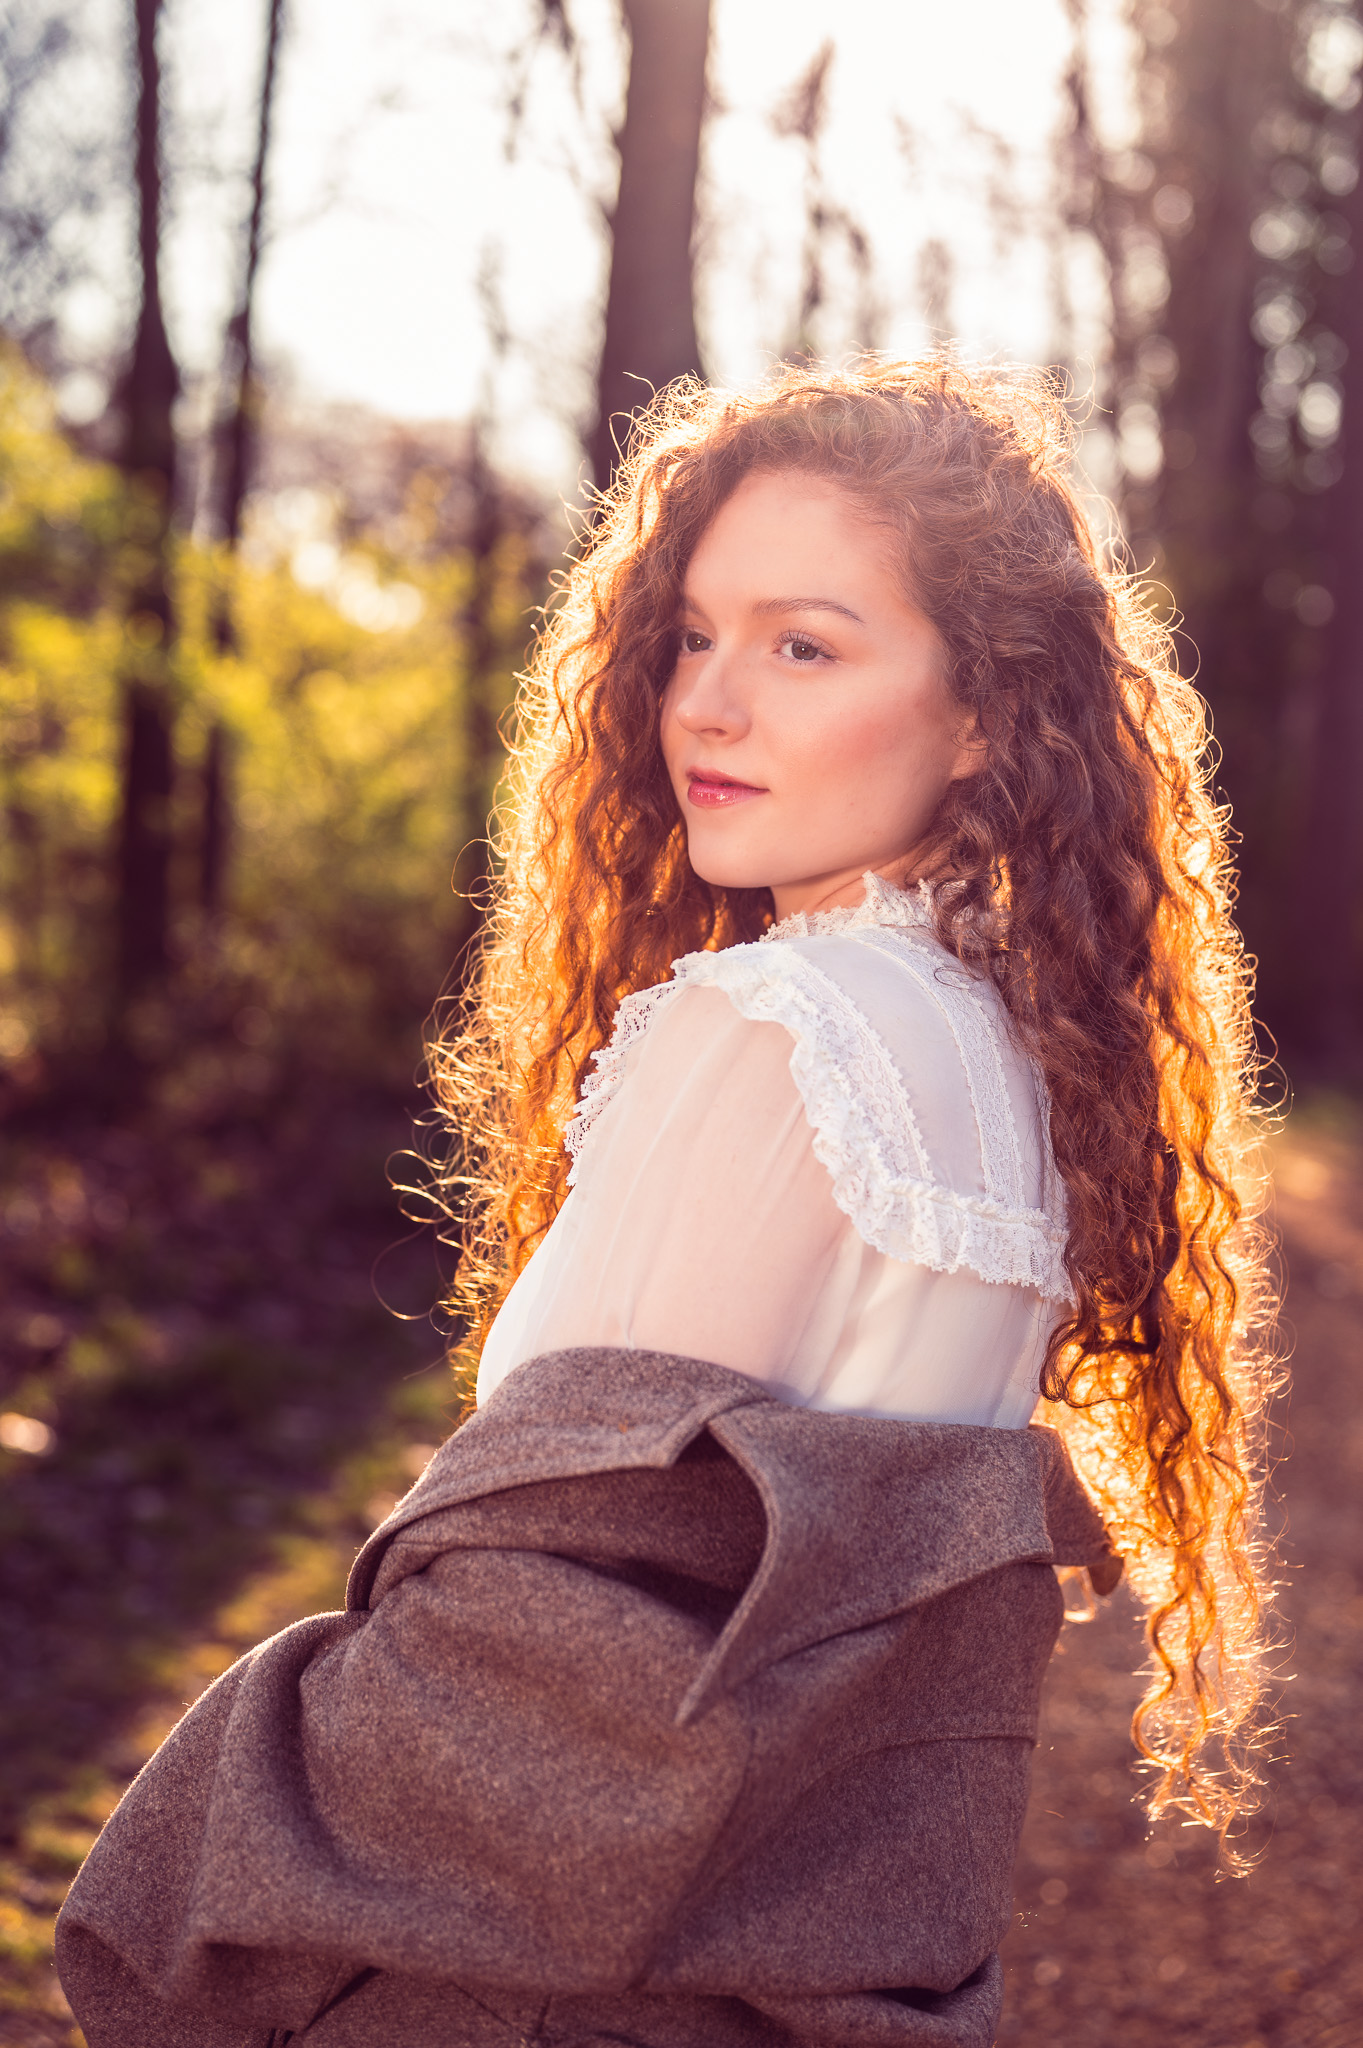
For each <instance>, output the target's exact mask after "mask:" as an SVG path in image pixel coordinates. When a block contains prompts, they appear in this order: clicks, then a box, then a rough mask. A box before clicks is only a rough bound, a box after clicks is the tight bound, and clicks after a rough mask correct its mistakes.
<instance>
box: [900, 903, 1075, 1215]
mask: <svg viewBox="0 0 1363 2048" xmlns="http://www.w3.org/2000/svg"><path fill="white" fill-rule="evenodd" d="M906 936H907V935H906V934H902V933H898V932H887V933H886V934H885V936H884V938H883V939H881V938H878V937H876V936H875V935H873V934H871V933H868V934H867V937H866V943H867V944H868V945H870V946H872V947H873V948H874V949H875V951H876V952H877V953H879V954H880V956H881V958H882V959H886V960H891V961H893V962H894V964H895V966H896V967H898V968H899V969H900V970H901V972H903V973H906V974H909V975H910V976H911V977H912V979H913V981H914V983H915V985H916V986H917V987H918V988H919V989H921V990H922V992H923V994H924V995H925V996H926V997H927V999H928V1001H929V1002H930V1003H931V1004H932V1006H933V1008H934V1009H935V1010H936V1011H937V1013H938V1015H939V1016H940V1017H941V1018H942V1020H943V1022H944V1023H945V1025H946V1027H947V1029H948V1031H949V1032H950V1033H951V1035H952V1037H953V1039H954V1040H955V1042H956V1050H957V1052H958V1053H959V1054H960V1056H961V1065H962V1066H963V1067H964V1069H965V1078H966V1086H967V1087H968V1089H969V1090H970V1106H971V1108H972V1110H973V1111H974V1113H975V1129H976V1131H977V1132H978V1134H979V1140H980V1166H981V1170H982V1173H983V1177H984V1184H985V1186H986V1187H987V1188H992V1189H993V1190H994V1192H995V1194H996V1195H997V1196H998V1198H999V1200H1000V1201H1003V1202H1004V1203H1006V1204H1007V1205H1008V1206H1009V1207H1010V1208H1018V1209H1025V1208H1026V1206H1027V1204H1026V1201H1025V1199H1024V1195H1023V1187H1024V1182H1023V1171H1022V1148H1021V1146H1020V1145H1019V1143H1018V1134H1017V1124H1016V1121H1015V1119H1014V1116H1013V1105H1012V1103H1011V1101H1010V1100H1009V1095H1008V1077H1007V1075H1006V1073H1005V1072H1004V1067H1003V1054H1002V1051H1001V1049H1000V1046H999V1030H998V1024H997V1022H996V1020H995V1019H994V1018H993V1017H992V1016H991V1015H990V1007H991V1005H990V998H989V994H988V993H987V992H986V990H985V989H984V988H983V987H982V986H981V984H980V983H979V982H977V981H975V979H974V978H973V977H972V976H970V975H968V974H967V973H966V972H965V970H964V968H961V967H959V966H957V967H956V968H955V971H954V972H953V971H952V968H951V966H950V965H948V964H946V963H944V962H943V960H942V949H941V947H940V946H938V945H936V944H935V943H934V944H933V945H932V946H931V948H928V947H926V946H924V945H923V944H921V942H920V943H918V944H914V943H913V941H912V940H909V942H908V943H907V944H906V943H905V938H906ZM1049 1206H1050V1205H1049V1203H1047V1204H1046V1207H1047V1209H1049Z"/></svg>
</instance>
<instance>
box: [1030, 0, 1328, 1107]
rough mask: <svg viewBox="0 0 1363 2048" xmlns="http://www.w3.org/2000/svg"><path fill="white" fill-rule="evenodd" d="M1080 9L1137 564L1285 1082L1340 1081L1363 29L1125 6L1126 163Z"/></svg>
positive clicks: (1139, 1) (1197, 9)
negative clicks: (1223, 807) (1094, 85)
mask: <svg viewBox="0 0 1363 2048" xmlns="http://www.w3.org/2000/svg"><path fill="white" fill-rule="evenodd" d="M1072 14H1073V18H1074V20H1075V24H1076V29H1077V33H1078V48H1077V53H1076V65H1075V68H1074V70H1073V71H1072V73H1071V94H1072V105H1073V113H1074V120H1073V127H1072V131H1071V136H1070V150H1071V155H1070V164H1071V176H1072V184H1071V200H1070V216H1071V219H1072V220H1074V221H1076V222H1078V223H1080V224H1082V226H1083V227H1084V228H1085V229H1086V230H1087V231H1089V232H1091V233H1092V234H1094V235H1095V237H1096V238H1097V240H1098V242H1099V244H1100V246H1101V248H1102V252H1103V256H1104V258H1105V261H1106V265H1107V269H1108V274H1109V277H1110V280H1111V303H1112V325H1111V347H1110V354H1109V360H1108V364H1107V366H1106V370H1105V376H1104V385H1105V397H1106V399H1107V402H1108V404H1109V405H1110V406H1111V408H1112V413H1113V417H1114V423H1115V426H1116V430H1117V437H1118V449H1119V453H1120V456H1121V460H1122V481H1121V489H1120V504H1121V509H1122V512H1123V514H1124V519H1125V524H1126V528H1127V532H1128V534H1129V536H1130V539H1131V544H1132V550H1133V556H1134V559H1135V560H1136V562H1137V563H1138V564H1141V565H1145V564H1153V565H1154V567H1155V570H1156V573H1157V575H1158V576H1159V578H1160V579H1161V580H1162V582H1163V583H1164V584H1165V585H1166V586H1167V590H1168V593H1169V599H1170V602H1171V604H1172V606H1173V608H1174V610H1175V612H1176V614H1177V616H1178V618H1179V620H1180V625H1181V630H1180V646H1181V652H1182V656H1183V659H1184V663H1185V666H1186V667H1187V668H1188V669H1189V670H1190V671H1194V670H1195V672H1196V674H1197V677H1198V680H1199V683H1200V685H1201V687H1202V689H1203V691H1204V693H1205V694H1206V696H1207V698H1208V700H1209V702H1210V704H1211V708H1212V713H1213V718H1214V722H1215V730H1216V737H1217V742H1218V746H1219V749H1220V753H1221V768H1220V776H1219V781H1220V786H1221V788H1222V790H1223V792H1224V794H1225V796H1226V798H1227V800H1228V801H1229V802H1230V803H1231V805H1232V806H1233V809H1234V814H1235V820H1236V824H1237V828H1238V831H1239V834H1240V838H1241V870H1242V898H1241V917H1242V922H1243V925H1244V928H1245V931H1246V933H1247V936H1248V939H1249V942H1250V944H1251V947H1252V949H1253V951H1254V952H1255V953H1256V955H1257V956H1258V960H1259V991H1260V1009H1261V1013H1262V1014H1263V1016H1264V1018H1265V1019H1266V1021H1267V1022H1268V1023H1269V1025H1270V1026H1271V1028H1272V1029H1273V1031H1274V1032H1275V1033H1276V1035H1277V1037H1278V1038H1279V1040H1280V1042H1281V1044H1282V1048H1283V1051H1284V1054H1285V1055H1286V1058H1287V1062H1288V1065H1289V1068H1290V1069H1292V1070H1294V1071H1295V1072H1297V1073H1298V1074H1299V1075H1300V1076H1302V1077H1306V1076H1309V1075H1312V1074H1316V1075H1320V1074H1326V1073H1328V1074H1331V1075H1334V1076H1342V1075H1345V1074H1347V1075H1350V1076H1353V1077H1355V1078H1356V1077H1357V1075H1358V1071H1359V1064H1360V1054H1361V1052H1363V1046H1361V1044H1360V1003H1361V1002H1363V919H1361V916H1360V897H1361V895H1363V887H1361V885H1363V806H1360V803H1359V800H1358V795H1357V791H1358V788H1359V785H1360V777H1361V776H1363V724H1360V708H1361V707H1363V641H1361V640H1360V631H1361V628H1360V619H1359V602H1360V599H1359V587H1360V582H1361V581H1363V578H1361V577H1360V569H1363V532H1360V526H1359V518H1360V512H1359V501H1360V496H1361V495H1363V472H1360V470H1359V467H1358V463H1357V459H1356V457H1355V459H1354V460H1353V461H1350V460H1349V456H1350V452H1351V450H1352V449H1354V448H1355V447H1356V444H1357V433H1358V414H1359V410H1360V404H1363V386H1361V385H1360V383H1359V379H1360V374H1363V372H1361V369H1360V361H1359V356H1360V349H1361V348H1363V328H1360V324H1359V314H1360V311H1361V310H1363V300H1360V296H1359V294H1360V273H1359V266H1358V263H1357V260H1356V257H1357V234H1356V231H1357V227H1358V223H1359V205H1360V201H1359V197H1358V191H1359V184H1358V169H1359V113H1358V106H1359V85H1358V75H1357V74H1358V65H1359V59H1360V54H1361V53H1363V34H1361V33H1360V28H1359V23H1358V21H1357V18H1356V16H1355V14H1354V13H1353V11H1352V10H1351V9H1349V8H1348V7H1344V6H1332V5H1323V4H1318V0H1256V4H1254V5H1251V6H1245V5H1241V4H1239V0H1182V4H1180V5H1164V4H1160V0H1133V4H1132V8H1131V22H1132V25H1133V28H1134V30H1135V32H1136V35H1137V37H1138V39H1139V52H1140V61H1139V72H1138V90H1139V102H1140V114H1141V119H1140V131H1139V135H1138V137H1137V142H1136V146H1135V147H1132V148H1127V149H1124V150H1122V151H1120V152H1116V151H1111V150H1105V149H1104V148H1103V146H1102V144H1101V141H1100V140H1099V139H1098V138H1097V137H1096V136H1095V134H1094V129H1093V122H1092V115H1091V104H1092V103H1091V97H1090V94H1089V90H1088V81H1087V77H1086V70H1085V61H1086V60H1085V47H1084V37H1085V31H1086V28H1087V22H1086V19H1085V13H1084V8H1083V4H1082V0H1075V4H1074V6H1073V8H1072Z"/></svg>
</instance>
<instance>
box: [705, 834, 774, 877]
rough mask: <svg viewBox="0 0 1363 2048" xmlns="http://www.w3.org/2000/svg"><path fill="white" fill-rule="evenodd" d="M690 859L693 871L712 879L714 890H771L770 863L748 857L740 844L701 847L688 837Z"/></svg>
mask: <svg viewBox="0 0 1363 2048" xmlns="http://www.w3.org/2000/svg"><path fill="white" fill-rule="evenodd" d="M686 855H687V859H688V860H689V861H690V863H691V871H692V873H693V874H696V875H699V876H700V879H701V881H702V882H708V883H709V884H710V886H711V888H712V889H769V888H770V887H771V873H770V863H769V862H767V861H763V860H759V859H756V858H754V857H753V856H751V855H749V856H748V857H747V858H746V859H745V858H744V856H743V854H742V853H741V852H740V851H739V849H738V848H737V847H728V848H723V847H718V846H697V845H696V844H695V843H694V841H693V840H691V839H689V838H688V840H687V846H686Z"/></svg>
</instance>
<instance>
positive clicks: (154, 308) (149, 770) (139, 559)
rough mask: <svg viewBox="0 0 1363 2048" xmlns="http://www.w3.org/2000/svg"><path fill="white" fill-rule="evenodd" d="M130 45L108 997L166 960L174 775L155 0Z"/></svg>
mask: <svg viewBox="0 0 1363 2048" xmlns="http://www.w3.org/2000/svg"><path fill="white" fill-rule="evenodd" d="M133 14H134V25H135V31H136V49H137V80H138V90H137V130H136V148H135V153H134V165H135V176H136V186H137V256H138V270H139V285H140V296H139V303H138V314H137V328H136V333H135V336H134V341H133V351H132V360H131V363H130V365H129V368H128V372H127V376H126V378H125V380H124V386H123V405H124V420H125V426H124V444H123V451H122V466H123V468H124V470H125V472H126V474H127V476H128V480H129V491H130V510H129V524H130V529H131V531H130V534H129V538H130V539H131V540H132V541H133V542H134V543H135V548H134V550H132V551H131V552H132V553H133V558H134V560H135V562H136V564H137V567H136V569H135V572H134V575H133V578H132V581H131V584H130V586H129V588H128V589H127V591H126V594H125V608H126V631H125V639H124V646H125V653H124V660H123V719H124V739H125V743H124V755H123V789H122V815H121V818H120V824H119V836H118V935H117V945H118V953H117V997H118V1004H119V1008H120V1011H121V1009H122V1005H123V1004H124V1003H125V1002H126V1000H127V999H128V998H129V997H131V996H134V995H136V994H137V993H138V992H139V991H140V990H142V989H144V988H145V987H147V986H148V985H149V984H150V983H153V982H155V981H157V980H158V979H160V978H161V977H162V976H163V975H164V973H165V971H166V968H167V965H168V963H169V946H168V933H169V917H170V858H171V833H170V805H171V796H172V785H173V777H174V745H173V707H172V702H171V693H170V672H169V653H170V643H171V638H172V635H173V631H174V618H173V615H172V605H171V593H170V585H169V552H170V525H171V512H172V507H173V498H174V490H175V429H174V424H173V417H172V416H173V410H174V405H175V399H176V395H177V393H178V390H179V377H178V374H177V372H176V367H175V360H174V357H173V356H172V354H171V350H170V342H169V340H168V338H167V335H166V326H165V320H164V318H163V315H162V310H161V288H160V249H161V153H160V106H161V74H160V64H159V61H158V57H157V50H156V35H157V28H158V25H159V21H160V16H161V0H134V8H133Z"/></svg>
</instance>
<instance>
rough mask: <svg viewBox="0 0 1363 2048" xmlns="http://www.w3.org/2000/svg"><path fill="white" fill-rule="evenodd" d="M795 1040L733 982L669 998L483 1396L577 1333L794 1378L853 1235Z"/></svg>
mask: <svg viewBox="0 0 1363 2048" xmlns="http://www.w3.org/2000/svg"><path fill="white" fill-rule="evenodd" d="M791 1053H792V1040H791V1035H790V1033H789V1031H787V1030H786V1029H785V1027H784V1026H783V1025H780V1024H777V1023H767V1022H754V1021H752V1020H751V1019H748V1018H745V1017H743V1016H741V1015H740V1014H739V1013H738V1011H737V1010H736V1009H735V1008H734V1006H733V1004H732V1003H731V1002H730V1000H729V998H728V996H727V995H726V994H725V993H724V991H723V990H722V989H719V988H705V987H694V988H682V989H679V990H677V991H676V992H675V993H674V994H673V995H672V997H671V999H670V1000H669V1001H668V1002H667V1003H666V1004H665V1005H664V1006H663V1007H661V1008H660V1010H659V1011H658V1013H657V1014H656V1015H655V1016H654V1017H653V1018H652V1020H651V1021H650V1024H649V1028H648V1029H647V1031H646V1032H645V1033H644V1034H643V1035H642V1036H640V1037H639V1038H638V1039H637V1040H636V1042H635V1043H634V1044H633V1045H631V1046H630V1047H629V1049H628V1051H627V1052H626V1053H625V1054H624V1055H623V1067H624V1071H623V1074H622V1075H621V1085H619V1086H618V1087H617V1088H616V1089H615V1092H614V1093H613V1095H612V1097H611V1100H610V1101H609V1102H607V1103H606V1104H605V1106H604V1108H603V1109H602V1110H601V1111H600V1113H599V1115H597V1116H596V1118H595V1120H594V1122H593V1124H592V1127H591V1129H590V1131H589V1132H588V1133H587V1135H586V1137H585V1138H584V1140H583V1143H582V1146H581V1149H580V1152H579V1155H578V1159H577V1170H576V1178H575V1185H574V1187H573V1189H572V1192H571V1193H570V1194H569V1196H568V1199H567V1201H566V1203H565V1204H564V1207H563V1209H562V1211H561V1212H560V1215H559V1217H558V1219H557V1221H556V1222H555V1225H554V1228H553V1230H552V1231H551V1232H550V1234H549V1237H547V1238H546V1240H545V1242H544V1244H543V1245H542V1246H541V1247H540V1249H539V1251H538V1252H537V1253H536V1254H535V1256H534V1258H533V1259H532V1260H531V1262H530V1265H529V1267H528V1268H527V1270H526V1272H525V1274H524V1275H523V1276H522V1278H521V1279H520V1281H518V1283H517V1285H516V1287H515V1288H514V1289H513V1291H512V1293H511V1295H510V1297H509V1298H508V1300H507V1303H506V1305H505V1307H504V1308H503V1310H502V1313H501V1315H500V1316H499V1317H498V1319H497V1324H496V1325H495V1326H494V1329H493V1331H492V1333H491V1335H490V1336H489V1339H488V1346H487V1348H486V1350H485V1352H484V1366H483V1372H482V1373H480V1378H479V1393H480V1398H484V1397H485V1394H486V1391H487V1385H488V1384H489V1383H490V1382H493V1381H495V1379H499V1378H501V1377H502V1376H503V1375H504V1373H505V1372H506V1371H507V1370H509V1369H510V1368H511V1366H512V1365H514V1364H517V1363H519V1362H520V1361H521V1360H522V1359H523V1358H527V1357H530V1356H534V1355H536V1354H539V1353H543V1352H548V1351H555V1350H559V1349H564V1348H567V1347H569V1346H572V1345H578V1344H617V1345H626V1346H629V1347H632V1348H634V1349H638V1350H652V1351H664V1352H671V1353H673V1354H676V1355H681V1356H684V1357H693V1358H705V1359H710V1360H712V1361H714V1362H715V1363H716V1364H719V1365H726V1366H729V1367H731V1368H732V1369H733V1370H734V1371H737V1372H743V1373H747V1374H749V1375H750V1376H752V1377H754V1378H758V1379H766V1380H774V1381H778V1382H779V1381H781V1380H782V1379H783V1378H784V1376H785V1368H786V1366H787V1365H788V1362H789V1361H790V1359H791V1358H792V1357H793V1356H794V1355H795V1354H796V1353H797V1352H799V1351H805V1350H808V1349H809V1348H810V1339H811V1337H812V1336H815V1335H816V1333H815V1332H814V1331H812V1330H811V1327H810V1326H811V1323H812V1322H817V1321H818V1320H819V1319H820V1317H821V1316H823V1317H826V1316H828V1315H830V1314H836V1313H837V1311H836V1309H835V1307H834V1305H833V1304H832V1303H831V1302H830V1300H829V1295H830V1289H829V1287H828V1281H829V1278H830V1275H831V1274H832V1272H833V1269H834V1267H835V1265H836V1264H837V1262H838V1260H839V1258H840V1256H841V1255H842V1253H843V1249H844V1246H845V1243H846V1240H847V1239H848V1237H849V1235H853V1236H854V1233H852V1230H851V1226H850V1224H849V1223H848V1221H847V1218H846V1217H845V1216H844V1215H843V1214H842V1212H841V1210H840V1209H839V1208H838V1206H837V1203H836V1202H835V1200H834V1196H833V1188H832V1183H831V1181H830V1179H829V1176H828V1173H827V1171H826V1169H825V1168H824V1167H823V1166H822V1165H821V1163H820V1162H819V1160H818V1159H817V1157H816V1156H815V1152H814V1148H813V1134H812V1132H811V1129H810V1125H809V1122H808V1120H807V1117H806V1114H805V1109H804V1105H803V1102H802V1100H801V1097H800V1093H799V1090H798V1089H797V1087H796V1084H795V1081H794V1078H793V1076H792V1074H791ZM831 1292H833V1293H836V1292H837V1290H836V1289H835V1290H831ZM836 1336H837V1332H836V1330H835V1329H832V1330H830V1331H829V1332H828V1333H827V1346H828V1348H829V1349H831V1348H832V1347H833V1346H834V1344H835V1343H836ZM814 1348H815V1349H822V1348H824V1347H823V1346H822V1345H820V1344H819V1343H817V1342H816V1343H815V1345H814Z"/></svg>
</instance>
